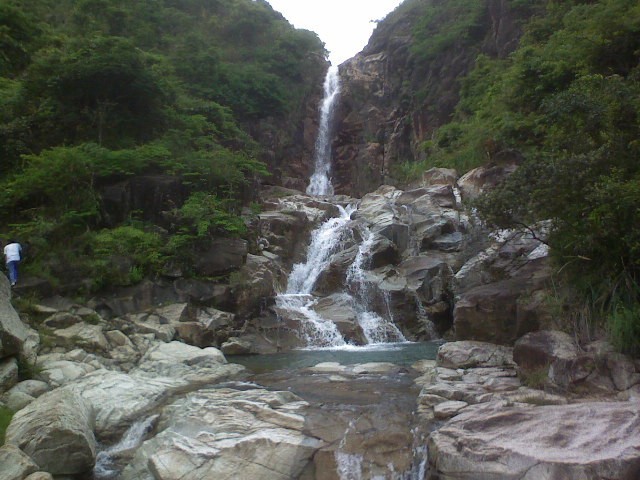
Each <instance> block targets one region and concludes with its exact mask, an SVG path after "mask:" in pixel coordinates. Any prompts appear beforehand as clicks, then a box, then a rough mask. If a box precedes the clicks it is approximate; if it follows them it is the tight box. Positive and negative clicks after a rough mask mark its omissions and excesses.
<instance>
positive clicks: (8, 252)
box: [4, 243, 22, 263]
mask: <svg viewBox="0 0 640 480" xmlns="http://www.w3.org/2000/svg"><path fill="white" fill-rule="evenodd" d="M21 251H22V247H21V246H20V244H19V243H10V244H9V245H7V246H6V247H4V256H5V257H6V259H7V263H9V262H19V261H20V252H21Z"/></svg>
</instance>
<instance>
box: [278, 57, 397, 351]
mask: <svg viewBox="0 0 640 480" xmlns="http://www.w3.org/2000/svg"><path fill="white" fill-rule="evenodd" d="M339 93H340V83H339V75H338V67H333V66H332V67H330V68H329V70H328V71H327V75H326V77H325V81H324V98H323V100H322V105H321V107H320V128H319V130H318V138H317V139H316V145H315V159H314V160H315V170H314V172H313V175H312V176H311V179H310V181H309V187H308V188H307V193H308V194H309V195H315V196H330V195H333V185H332V184H331V179H330V171H331V133H332V132H331V126H332V125H331V123H332V117H333V113H334V110H335V105H336V101H337V98H338V95H339ZM338 208H339V211H340V215H339V216H338V217H335V218H331V219H329V220H327V221H326V222H325V223H323V224H322V225H321V226H320V227H318V228H317V229H316V230H314V231H313V232H312V233H311V244H310V245H309V249H308V251H307V258H306V261H305V262H303V263H298V264H296V265H294V266H293V269H292V271H291V274H290V275H289V279H288V281H287V288H286V290H285V292H284V293H280V294H279V295H277V296H276V308H277V311H278V314H279V316H280V318H282V317H283V316H285V317H287V318H290V319H293V320H295V321H297V322H299V324H300V328H299V335H300V337H301V339H302V340H304V341H305V343H306V345H307V346H308V347H312V348H313V347H339V346H344V345H346V342H345V340H344V338H343V336H342V334H341V333H340V331H339V330H338V328H337V326H336V324H335V323H334V322H333V321H331V319H325V318H322V317H321V316H320V315H319V314H318V313H317V312H316V311H314V310H313V307H314V306H315V304H316V299H315V298H314V296H313V295H312V292H313V288H314V286H315V284H316V282H317V280H318V278H319V277H320V275H321V274H322V272H323V271H324V270H326V269H327V267H328V266H329V265H330V263H331V258H332V256H333V255H334V254H335V253H337V252H338V251H339V250H340V249H341V248H344V246H345V244H346V240H353V235H352V222H351V214H352V213H353V212H354V211H355V210H356V209H355V207H353V206H349V207H347V208H343V207H341V206H340V205H338ZM360 234H361V238H362V239H363V241H362V242H361V244H360V245H359V247H358V253H357V255H356V258H355V260H354V261H353V264H352V265H351V266H350V267H349V269H348V272H347V278H346V285H345V286H346V287H348V288H349V290H350V291H351V292H350V293H349V292H345V293H344V294H345V295H347V296H349V297H350V298H351V300H352V301H353V302H352V303H353V306H354V311H355V314H356V320H357V322H358V324H359V325H360V328H361V329H362V332H363V335H364V338H365V339H366V341H367V343H370V344H377V343H388V342H403V341H406V339H405V338H404V336H403V335H402V333H401V332H400V330H398V328H397V327H396V326H395V325H394V324H393V321H392V319H391V315H390V309H389V308H388V299H386V298H385V302H387V304H386V305H387V310H388V311H389V312H388V313H389V315H388V317H389V319H385V318H383V317H381V316H380V315H378V314H377V313H375V312H373V311H371V310H370V308H369V306H370V305H372V304H373V303H374V302H373V298H372V297H373V294H374V292H372V285H370V284H369V282H367V281H366V279H365V273H364V266H365V265H364V264H365V259H366V258H368V257H369V254H370V251H371V247H372V246H373V244H374V238H373V234H372V233H371V232H370V231H369V229H368V228H366V227H364V226H361V227H360Z"/></svg>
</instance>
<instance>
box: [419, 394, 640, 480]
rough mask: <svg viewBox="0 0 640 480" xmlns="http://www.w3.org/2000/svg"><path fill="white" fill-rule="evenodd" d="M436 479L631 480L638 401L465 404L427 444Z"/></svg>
mask: <svg viewBox="0 0 640 480" xmlns="http://www.w3.org/2000/svg"><path fill="white" fill-rule="evenodd" d="M428 443H429V444H428V452H429V464H430V466H431V468H432V471H433V474H434V475H435V476H437V478H439V479H441V480H470V479H492V480H553V479H565V478H566V479H578V478H579V479H581V480H600V479H603V478H612V479H613V478H615V479H617V480H635V479H637V478H638V475H639V474H640V403H638V402H637V401H636V402H613V403H604V402H603V403H581V404H572V405H558V406H555V405H552V406H530V405H528V406H525V405H522V404H516V405H513V406H510V407H508V406H505V404H504V402H490V403H485V404H480V405H476V406H471V407H467V408H466V409H465V410H463V411H462V412H461V413H460V414H459V415H457V416H456V417H454V418H453V419H451V420H450V421H449V422H448V423H447V424H446V425H444V426H443V427H442V428H440V429H439V430H438V431H436V432H434V433H433V434H431V436H430V437H429V442H428Z"/></svg>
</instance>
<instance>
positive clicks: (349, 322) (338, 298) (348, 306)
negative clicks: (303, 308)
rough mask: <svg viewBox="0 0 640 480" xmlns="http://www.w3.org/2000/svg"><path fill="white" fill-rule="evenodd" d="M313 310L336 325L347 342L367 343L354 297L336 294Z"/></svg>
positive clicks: (325, 298)
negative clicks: (359, 321)
mask: <svg viewBox="0 0 640 480" xmlns="http://www.w3.org/2000/svg"><path fill="white" fill-rule="evenodd" d="M312 309H313V310H314V311H315V312H316V313H317V314H318V315H320V317H322V318H324V319H327V320H330V321H331V322H333V323H335V324H336V326H337V327H338V330H339V331H340V334H341V335H342V336H343V337H344V339H345V340H346V341H348V342H350V343H355V344H356V345H362V344H364V343H366V340H365V338H364V334H363V332H362V328H361V327H360V324H359V323H358V318H357V312H356V306H355V303H354V300H353V297H351V296H349V295H347V294H342V293H336V294H334V295H330V296H328V297H324V298H321V299H319V300H318V301H317V302H316V303H315V304H314V305H313V307H312Z"/></svg>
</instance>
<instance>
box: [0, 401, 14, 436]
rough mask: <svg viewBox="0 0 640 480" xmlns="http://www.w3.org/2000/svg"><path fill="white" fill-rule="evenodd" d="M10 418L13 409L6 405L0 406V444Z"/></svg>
mask: <svg viewBox="0 0 640 480" xmlns="http://www.w3.org/2000/svg"><path fill="white" fill-rule="evenodd" d="M12 418H13V411H11V410H10V409H9V408H7V407H3V406H0V446H1V445H4V436H5V433H6V431H7V427H8V426H9V423H11V419H12Z"/></svg>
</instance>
